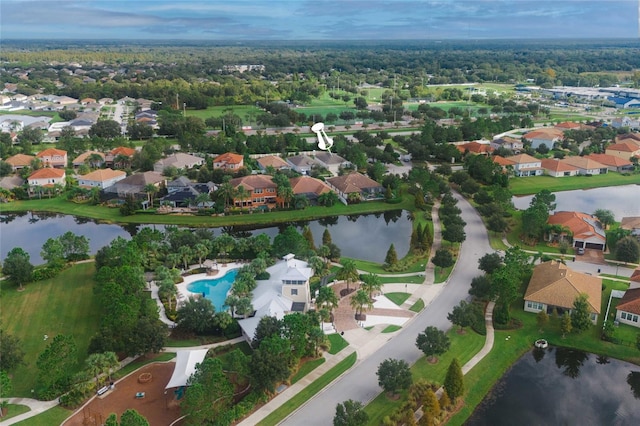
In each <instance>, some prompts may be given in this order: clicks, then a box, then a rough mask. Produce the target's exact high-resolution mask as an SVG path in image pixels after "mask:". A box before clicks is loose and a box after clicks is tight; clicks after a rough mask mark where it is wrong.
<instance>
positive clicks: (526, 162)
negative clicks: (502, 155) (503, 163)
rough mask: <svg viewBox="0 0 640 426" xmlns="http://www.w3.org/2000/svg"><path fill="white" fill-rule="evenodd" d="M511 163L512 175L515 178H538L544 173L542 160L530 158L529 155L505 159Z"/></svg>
mask: <svg viewBox="0 0 640 426" xmlns="http://www.w3.org/2000/svg"><path fill="white" fill-rule="evenodd" d="M506 159H507V160H510V161H512V162H513V173H514V175H515V176H518V177H523V176H540V175H542V174H543V173H544V169H543V168H542V160H539V159H537V158H535V157H532V156H530V155H529V154H518V155H512V156H511V157H506Z"/></svg>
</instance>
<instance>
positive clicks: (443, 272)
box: [433, 265, 455, 284]
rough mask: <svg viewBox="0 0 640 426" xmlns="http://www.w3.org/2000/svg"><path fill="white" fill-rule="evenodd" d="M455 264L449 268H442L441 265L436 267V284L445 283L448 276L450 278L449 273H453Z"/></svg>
mask: <svg viewBox="0 0 640 426" xmlns="http://www.w3.org/2000/svg"><path fill="white" fill-rule="evenodd" d="M454 266H455V265H453V266H449V267H448V268H440V267H436V268H435V270H434V272H435V277H434V280H433V282H434V283H435V284H440V283H443V282H445V281H446V280H447V278H449V275H451V271H453V267H454Z"/></svg>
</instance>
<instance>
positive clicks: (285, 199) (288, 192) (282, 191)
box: [276, 185, 294, 208]
mask: <svg viewBox="0 0 640 426" xmlns="http://www.w3.org/2000/svg"><path fill="white" fill-rule="evenodd" d="M276 191H277V194H278V198H280V202H281V203H282V207H284V205H285V203H286V204H287V208H288V207H289V204H290V203H291V199H292V198H293V196H294V194H293V188H291V186H290V185H282V186H279V187H278V188H277V189H276Z"/></svg>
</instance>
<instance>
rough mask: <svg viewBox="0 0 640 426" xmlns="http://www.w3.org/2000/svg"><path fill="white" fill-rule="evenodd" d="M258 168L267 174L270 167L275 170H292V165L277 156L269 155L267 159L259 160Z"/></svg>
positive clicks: (261, 158)
mask: <svg viewBox="0 0 640 426" xmlns="http://www.w3.org/2000/svg"><path fill="white" fill-rule="evenodd" d="M256 161H257V163H258V167H260V170H262V171H263V172H266V171H267V169H268V168H269V167H272V168H273V169H274V170H276V171H278V170H291V165H290V164H289V163H287V162H286V161H284V160H283V159H282V158H281V157H278V156H277V155H267V156H265V157H260V158H258V159H257V160H256Z"/></svg>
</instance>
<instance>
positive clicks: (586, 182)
mask: <svg viewBox="0 0 640 426" xmlns="http://www.w3.org/2000/svg"><path fill="white" fill-rule="evenodd" d="M631 184H640V174H633V175H621V174H620V173H616V172H609V173H607V174H604V175H595V176H567V177H563V178H554V177H551V176H532V177H514V178H511V179H510V180H509V189H510V190H511V193H512V194H513V195H530V194H537V193H538V192H540V191H541V190H543V189H548V190H549V191H552V192H555V191H569V190H572V189H588V188H600V187H603V186H616V185H631Z"/></svg>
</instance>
